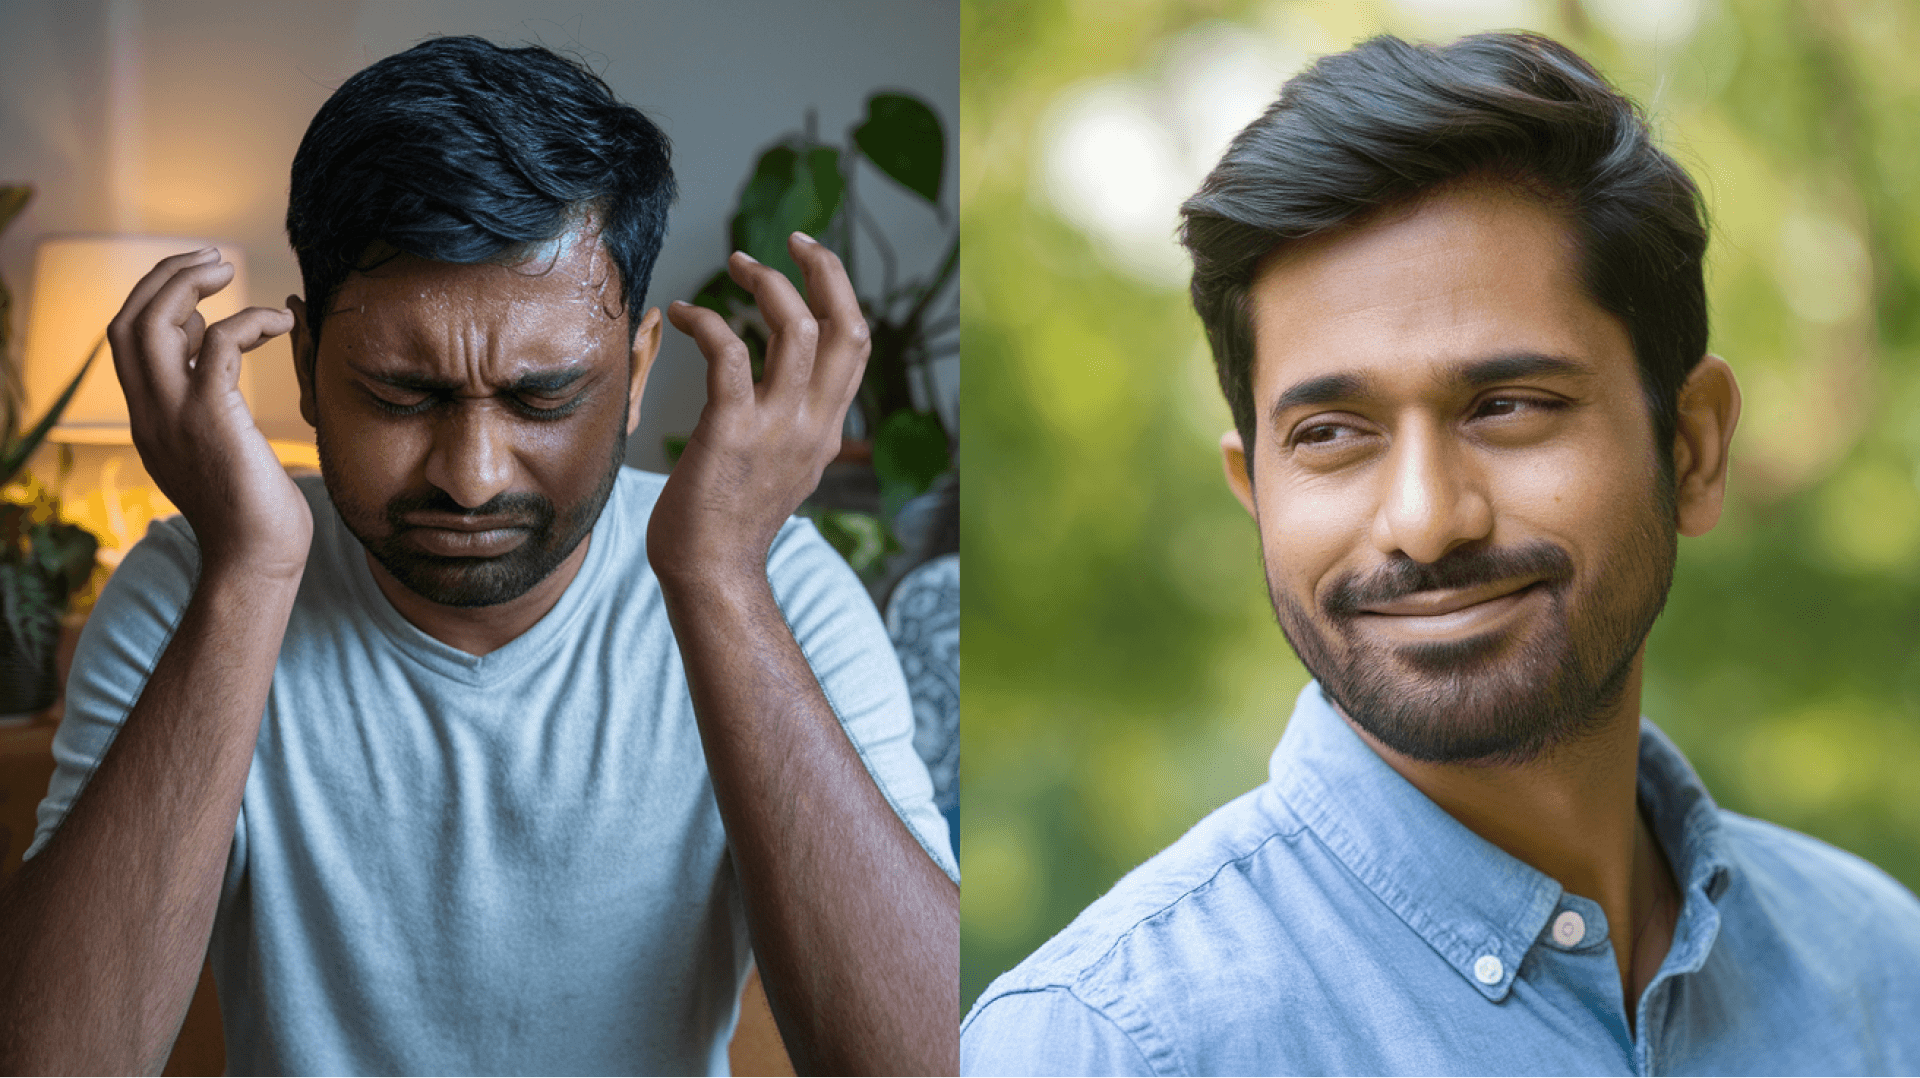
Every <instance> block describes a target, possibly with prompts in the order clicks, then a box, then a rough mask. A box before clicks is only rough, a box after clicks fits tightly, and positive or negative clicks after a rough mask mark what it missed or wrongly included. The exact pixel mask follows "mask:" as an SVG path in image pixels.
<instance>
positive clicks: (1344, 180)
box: [1180, 33, 1707, 477]
mask: <svg viewBox="0 0 1920 1078" xmlns="http://www.w3.org/2000/svg"><path fill="white" fill-rule="evenodd" d="M1478 176H1485V177H1489V178H1491V179H1494V180H1498V181H1503V182H1509V183H1512V184H1514V185H1515V186H1517V187H1519V188H1520V189H1521V190H1523V191H1527V192H1529V193H1532V194H1534V195H1536V196H1537V197H1540V198H1542V199H1544V200H1545V201H1547V202H1548V203H1549V204H1550V205H1553V206H1555V207H1556V208H1558V209H1561V210H1562V211H1563V212H1565V213H1566V215H1567V219H1568V223H1569V225H1570V226H1571V229H1572V235H1573V239H1574V241H1575V244H1576V246H1577V251H1578V255H1577V259H1578V262H1577V265H1578V270H1577V272H1578V273H1579V277H1580V281H1581V284H1582V285H1583V286H1584V287H1585V289H1586V291H1587V293H1588V295H1589V296H1590V297H1591V298H1592V299H1593V301H1594V302H1595V303H1596V304H1597V305H1598V306H1600V307H1601V308H1602V309H1603V310H1605V311H1607V312H1608V313H1610V314H1612V315H1614V316H1615V317H1617V318H1619V319H1620V320H1621V322H1623V323H1624V324H1625V326H1626V329H1627V333H1628V336H1629V338H1630V339H1631V341H1632V343H1633V351H1634V357H1635V359H1636V361H1637V362H1638V364H1639V368H1640V384H1641V389H1642V392H1643V394H1644V396H1645V397H1646V401H1647V406H1648V409H1649V411H1650V412H1651V413H1652V416H1653V428H1654V434H1655V438H1656V448H1657V450H1658V457H1659V459H1660V461H1661V462H1662V468H1663V469H1664V470H1665V472H1666V474H1667V475H1668V476H1669V477H1671V475H1672V467H1673V456H1672V455H1673V437H1674V431H1675V427H1676V425H1677V422H1678V419H1677V416H1678V399H1679V392H1680V387H1681V386H1682V385H1683V384H1684V383H1685V381H1686V377H1687V374H1688V373H1689V372H1690V371H1692V370H1693V367H1694V365H1695V364H1697V363H1698V362H1699V361H1700V358H1701V357H1702V356H1703V355H1704V354H1705V353H1706V348H1707V303H1706V289H1705V285H1704V282H1703V280H1702V274H1701V258H1702V256H1703V255H1704V254H1705V253H1706V247H1707V231H1706V225H1705V221H1704V210H1703V207H1702V206H1701V200H1700V194H1699V191H1698V190H1697V189H1696V188H1695V187H1694V185H1693V182H1692V181H1691V180H1690V179H1688V178H1687V174H1686V172H1685V171H1683V170H1682V169H1681V168H1680V166H1679V165H1678V164H1677V163H1675V162H1674V160H1673V159H1672V158H1670V157H1668V156H1667V155H1666V154H1664V153H1662V152H1661V151H1660V150H1659V149H1658V148H1656V147H1655V146H1654V145H1653V141H1652V138H1651V136H1650V135H1649V133H1648V130H1647V125H1646V122H1645V120H1644V119H1643V118H1642V117H1641V115H1640V113H1639V111H1638V109H1636V108H1635V106H1634V104H1633V102H1632V101H1629V100H1628V99H1627V98H1625V97H1623V96H1622V95H1621V94H1619V93H1618V92H1617V91H1615V90H1614V89H1613V88H1612V87H1611V86H1610V85H1608V83H1607V81H1606V79H1604V78H1603V77H1601V75H1600V73H1599V72H1597V71H1595V70H1594V69H1593V67H1592V66H1591V65H1589V64H1588V63H1587V62H1586V61H1585V60H1582V59H1581V58H1580V57H1579V56H1577V55H1575V54H1574V53H1573V52H1572V51H1571V50H1569V49H1568V48H1566V47H1565V46H1563V45H1560V44H1559V43H1557V42H1554V41H1552V40H1549V39H1548V38H1545V37H1541V36H1539V35H1537V34H1524V33H1518V34H1476V35H1473V36H1471V37H1466V38H1462V39H1460V40H1459V41H1456V42H1454V43H1452V44H1450V45H1412V44H1408V43H1407V42H1405V41H1401V40H1400V39H1398V38H1395V37H1390V36H1381V37H1376V38H1373V39H1372V40H1369V41H1366V42H1363V43H1361V44H1360V45H1357V46H1355V47H1354V48H1352V49H1350V50H1348V51H1347V52H1343V53H1338V54H1335V55H1332V56H1326V57H1322V58H1321V59H1320V60H1318V61H1317V62H1315V63H1314V64H1313V65H1312V66H1311V67H1309V68H1307V70H1305V71H1303V72H1301V73H1300V74H1298V75H1296V76H1294V77H1293V78H1292V79H1289V80H1288V81H1287V83H1286V85H1285V86H1284V87H1282V88H1281V91H1280V99H1279V100H1278V101H1276V102H1275V103H1274V104H1273V105H1271V106H1269V107H1268V108H1267V110H1266V112H1265V113H1264V114H1263V115H1261V117H1260V118H1259V119H1257V120H1255V121H1254V122H1253V123H1252V124H1250V125H1248V126H1247V128H1246V129H1245V130H1243V131H1241V132H1240V134H1239V135H1237V136H1236V137H1235V138H1234V140H1233V142H1232V143H1231V144H1230V145H1229V146H1228V148H1227V152H1226V155H1225V156H1224V157H1222V158H1221V159H1220V163H1219V164H1218V165H1216V166H1214V169H1213V171H1212V172H1211V173H1210V174H1209V175H1208V176H1207V179H1206V182H1205V183H1203V184H1202V185H1201V187H1200V190H1199V192H1198V193H1196V194H1195V195H1194V196H1193V197H1192V198H1190V199H1188V200H1187V201H1186V204H1185V205H1183V206H1182V207H1181V215H1182V217H1183V218H1184V221H1183V224H1182V226H1181V230H1180V239H1181V242H1182V243H1183V244H1184V245H1185V246H1186V248H1187V251H1188V253H1189V254H1191V255H1192V257H1193V285H1192V294H1193V305H1194V309H1195V310H1196V311H1198V312H1199V314H1200V320H1201V322H1202V323H1204V324H1205V326H1206V331H1207V339H1208V341H1209V343H1210V344H1211V345H1212V347H1213V357H1214V365H1215V367H1216V368H1217V371H1218V373H1219V377H1220V388H1221V390H1222V391H1223V392H1224V393H1225V394H1226V397H1227V404H1228V406H1229V407H1230V408H1231V409H1232V411H1233V422H1234V426H1235V427H1236V428H1237V429H1238V430H1239V432H1240V437H1241V438H1242V439H1243V440H1244V441H1245V442H1246V446H1247V449H1248V450H1249V457H1248V459H1249V461H1251V459H1252V455H1251V450H1252V448H1253V444H1254V428H1255V402H1254V400H1253V348H1254V339H1253V322H1252V310H1251V307H1250V305H1249V301H1248V295H1249V289H1250V288H1251V286H1252V284H1253V280H1254V277H1255V276H1256V274H1257V273H1258V272H1259V269H1260V266H1261V263H1262V261H1263V260H1264V259H1265V258H1266V257H1267V256H1268V255H1270V254H1272V253H1273V252H1274V251H1276V250H1277V249H1279V248H1281V247H1282V246H1284V245H1286V244H1287V243H1289V242H1292V241H1295V240H1300V239H1303V238H1306V237H1309V236H1315V235H1319V234H1321V233H1324V232H1326V231H1328V230H1329V229H1333V228H1336V227H1338V226H1340V225H1343V224H1347V223H1349V222H1354V221H1358V220H1360V219H1361V218H1363V217H1365V216H1366V215H1367V214H1370V213H1373V212H1375V211H1377V210H1379V209H1381V208H1382V207H1386V206H1390V205H1395V204H1400V203H1404V202H1406V201H1407V200H1409V199H1412V198H1415V197H1417V196H1419V195H1420V194H1421V193H1423V192H1427V191H1431V190H1433V189H1435V188H1438V187H1441V186H1443V185H1445V184H1448V183H1450V182H1453V181H1457V180H1461V179H1465V178H1470V177H1478ZM1518 272H1526V271H1525V270H1524V269H1521V270H1518Z"/></svg>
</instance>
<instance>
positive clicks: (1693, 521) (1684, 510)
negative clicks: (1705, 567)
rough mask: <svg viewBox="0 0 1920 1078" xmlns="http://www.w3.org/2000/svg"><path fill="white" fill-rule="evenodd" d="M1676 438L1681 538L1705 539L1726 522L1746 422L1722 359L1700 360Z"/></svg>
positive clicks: (1684, 392) (1686, 389) (1683, 391)
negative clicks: (1736, 444)
mask: <svg viewBox="0 0 1920 1078" xmlns="http://www.w3.org/2000/svg"><path fill="white" fill-rule="evenodd" d="M1679 418H1680V422H1679V424H1678V426H1677V427H1676V428H1675V430H1674V435H1673V481H1674V516H1675V518H1676V519H1675V524H1676V525H1677V526H1678V527H1679V529H1680V534H1682V535H1687V536H1699V535H1705V534H1706V533H1707V532H1709V531H1711V530H1712V529H1713V526H1714V525H1715V524H1717V523H1719V522H1720V507H1721V503H1722V502H1723V501H1724V500H1725V498H1726V494H1727V457H1728V454H1729V450H1730V447H1731V446H1732V444H1733V429H1734V427H1736V426H1738V425H1739V423H1740V384H1739V383H1738V382H1736V381H1735V380H1734V377H1733V368H1732V367H1730V366H1728V365H1727V361H1726V360H1724V359H1721V358H1720V357H1719V356H1715V355H1709V356H1706V357H1705V358H1703V359H1702V360H1701V361H1700V364H1699V366H1697V367H1695V368H1694V369H1693V373H1692V374H1690V375H1688V376H1687V382H1686V384H1685V385H1683V386H1681V387H1680V417H1679Z"/></svg>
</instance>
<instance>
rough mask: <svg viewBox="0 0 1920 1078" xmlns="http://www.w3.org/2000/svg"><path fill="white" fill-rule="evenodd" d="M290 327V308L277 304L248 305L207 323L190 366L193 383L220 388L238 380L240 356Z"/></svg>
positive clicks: (237, 383) (235, 385)
mask: <svg viewBox="0 0 1920 1078" xmlns="http://www.w3.org/2000/svg"><path fill="white" fill-rule="evenodd" d="M292 328H293V312H292V311H289V310H286V309H285V308H280V307H248V308H247V309H246V310H244V311H241V312H240V313H239V314H236V315H233V316H232V317H230V318H223V319H221V320H220V321H218V322H215V323H214V324H213V325H211V326H208V327H207V330H206V334H205V339H204V342H203V343H202V345H201V347H200V355H199V359H198V361H197V362H195V363H194V366H193V384H194V386H195V387H196V388H198V389H201V390H203V391H207V390H212V391H224V390H229V389H234V388H236V387H238V386H239V384H240V356H241V354H242V353H245V352H251V351H253V350H254V349H255V348H258V347H260V346H261V345H263V344H265V343H267V342H268V341H270V340H272V339H274V338H275V337H278V336H280V335H281V334H282V333H285V332H287V331H288V330H291V329H292Z"/></svg>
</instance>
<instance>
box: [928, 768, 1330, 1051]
mask: <svg viewBox="0 0 1920 1078" xmlns="http://www.w3.org/2000/svg"><path fill="white" fill-rule="evenodd" d="M1310 841H1311V839H1310V838H1309V837H1308V835H1307V833H1306V831H1305V828H1304V826H1303V825H1302V824H1301V822H1300V821H1299V820H1298V819H1297V818H1296V817H1295V816H1294V815H1293V814H1292V813H1291V811H1289V810H1288V809H1287V808H1286V805H1285V802H1284V801H1283V800H1282V799H1281V798H1279V797H1278V796H1277V795H1275V793H1274V792H1273V790H1272V788H1271V787H1268V786H1262V787H1260V788H1258V789H1256V790H1253V791H1252V792H1250V793H1246V794H1243V795H1241V796H1240V797H1238V798H1235V799H1234V800H1233V801H1230V802H1228V803H1227V804H1226V805H1224V806H1222V807H1221V808H1219V809H1217V810H1215V811H1214V812H1213V813H1211V814H1209V815H1208V816H1207V817H1206V818H1205V819H1203V820H1201V821H1200V823H1198V824H1196V825H1195V826H1194V827H1193V828H1192V830H1190V831H1188V832H1187V833H1186V834H1185V835H1184V836H1182V837H1181V838H1180V839H1179V840H1178V841H1176V842H1175V843H1174V844H1173V845H1171V846H1169V847H1167V848H1166V849H1165V850H1162V851H1161V852H1160V853H1158V854H1156V855H1155V856H1154V857H1152V858H1151V859H1149V860H1148V861H1146V862H1145V863H1144V864H1142V865H1141V866H1140V867H1139V868H1136V869H1134V870H1133V871H1132V872H1130V873H1128V874H1127V875H1126V876H1125V877H1124V878H1122V879H1121V880H1120V882H1119V883H1117V884H1115V885H1114V887H1113V889H1112V890H1110V891H1108V892H1107V893H1106V894H1105V895H1103V896H1101V897H1100V898H1099V899H1097V900H1096V901H1095V902H1094V903H1093V904H1092V905H1090V906H1088V907H1087V908H1086V909H1085V910H1084V911H1083V912H1082V913H1081V914H1080V915H1079V916H1078V917H1076V918H1075V919H1074V920H1073V922H1072V923H1071V924H1069V925H1068V926H1067V927H1066V928H1065V929H1063V930H1062V931H1061V932H1060V934H1059V935H1057V936H1055V937H1054V938H1053V939H1051V940H1049V941H1047V943H1045V944H1043V945H1042V946H1041V947H1040V949H1039V950H1037V951H1035V952H1034V953H1033V954H1032V955H1031V956H1030V957H1028V958H1027V959H1026V960H1025V961H1024V962H1022V963H1020V964H1019V965H1018V966H1016V967H1014V969H1012V970H1011V971H1009V972H1007V973H1006V974H1004V975H1002V976H1001V977H1000V978H999V979H997V980H995V981H994V982H993V984H991V985H989V986H988V988H987V990H986V991H985V992H984V993H982V994H981V996H980V999H979V1000H978V1002H977V1003H976V1004H975V1005H974V1008H973V1011H972V1012H971V1013H970V1014H969V1015H968V1016H967V1021H966V1023H965V1024H963V1026H962V1038H963V1044H964V1043H965V1040H966V1038H968V1037H973V1038H974V1039H976V1040H986V1039H993V1040H998V1039H1000V1038H1001V1037H1002V1036H1004V1034H1005V1031H1006V1030H1007V1029H1008V1028H1010V1027H1031V1028H1032V1030H1033V1032H1034V1034H1035V1035H1036V1036H1038V1035H1039V1033H1040V1031H1041V1030H1043V1029H1045V1027H1046V1025H1047V1024H1048V1023H1049V1022H1050V1021H1052V1020H1053V1017H1057V1015H1055V1012H1057V1011H1059V1010H1060V1009H1061V1008H1062V1007H1063V1006H1065V1003H1064V1001H1065V1000H1067V999H1069V998H1070V999H1072V1000H1073V1001H1075V1003H1076V1004H1077V1005H1078V1006H1081V1007H1084V1008H1086V1009H1087V1010H1088V1011H1089V1012H1091V1014H1092V1015H1094V1016H1097V1017H1098V1019H1099V1021H1098V1022H1095V1021H1093V1020H1092V1019H1091V1018H1090V1019H1089V1020H1087V1021H1086V1022H1084V1023H1082V1026H1083V1027H1084V1028H1085V1029H1086V1030H1088V1031H1100V1030H1111V1031H1124V1032H1125V1035H1126V1037H1127V1039H1128V1041H1129V1043H1131V1044H1132V1045H1133V1046H1134V1047H1135V1048H1136V1049H1137V1050H1138V1051H1139V1052H1140V1053H1142V1056H1143V1058H1146V1059H1150V1060H1154V1061H1155V1062H1154V1069H1155V1070H1166V1069H1173V1070H1180V1069H1184V1065H1183V1064H1180V1063H1179V1062H1177V1060H1178V1059H1180V1058H1183V1057H1185V1056H1186V1055H1187V1054H1189V1053H1190V1052H1191V1051H1194V1050H1197V1048H1198V1047H1199V1046H1198V1045H1196V1044H1192V1043H1186V1042H1191V1041H1193V1040H1195V1039H1196V1036H1195V1034H1194V1030H1195V1029H1197V1028H1204V1026H1205V1024H1206V1022H1207V1021H1208V1017H1207V1016H1208V1014H1209V1012H1212V1013H1214V1014H1215V1015H1216V1016H1217V1017H1220V1018H1224V1019H1227V1020H1231V1014H1230V1013H1227V1011H1221V1010H1216V1009H1215V1004H1216V1003H1218V1004H1222V1005H1224V1006H1225V1007H1226V1008H1229V1009H1231V1010H1234V1011H1237V1012H1238V1013H1240V1014H1242V1015H1244V1014H1245V1013H1246V1011H1247V1006H1248V1004H1247V1002H1246V1001H1244V1000H1242V1001H1240V1002H1239V1003H1238V1004H1237V1005H1236V1004H1235V1002H1234V1001H1233V1000H1226V999H1222V1000H1215V999H1214V998H1213V997H1214V996H1215V995H1217V994H1220V993H1226V994H1228V995H1234V994H1239V993H1241V992H1242V991H1243V990H1245V989H1248V988H1249V987H1250V986H1247V985H1241V984H1237V983H1236V980H1235V978H1234V977H1233V976H1229V975H1227V973H1228V971H1231V970H1235V969H1247V970H1254V969H1261V968H1266V969H1271V968H1273V967H1275V966H1276V965H1289V966H1295V968H1297V965H1296V963H1297V962H1299V961H1307V960H1308V959H1307V956H1306V953H1305V952H1306V950H1307V948H1306V947H1305V946H1303V944H1302V942H1301V941H1299V940H1297V939H1295V938H1293V930H1292V927H1291V926H1292V925H1295V924H1303V923H1313V922H1314V920H1315V918H1314V917H1313V916H1295V914H1311V913H1312V911H1311V910H1307V909H1304V908H1301V909H1296V908H1293V907H1294V906H1295V905H1298V904H1301V903H1306V904H1311V903H1314V902H1316V901H1324V898H1318V897H1316V895H1315V887H1316V885H1315V884H1314V883H1313V882H1312V881H1311V880H1310V878H1309V877H1310V876H1311V874H1312V873H1311V871H1310V870H1304V866H1303V864H1302V857H1303V853H1302V850H1301V848H1300V847H1301V844H1302V843H1303V842H1310ZM1306 856H1308V857H1311V854H1308V855H1306ZM1296 900H1298V901H1297V902H1296ZM1202 971H1204V972H1205V974H1206V975H1205V976H1203V977H1199V976H1195V974H1198V973H1201V972H1202ZM1175 1028H1178V1029H1179V1031H1180V1032H1179V1034H1178V1035H1177V1036H1176V1035H1174V1034H1173V1032H1172V1030H1173V1029H1175ZM990 1030H991V1031H992V1032H989V1031H990ZM1089 1065H1091V1062H1090V1061H1089ZM1096 1069H1097V1068H1096Z"/></svg>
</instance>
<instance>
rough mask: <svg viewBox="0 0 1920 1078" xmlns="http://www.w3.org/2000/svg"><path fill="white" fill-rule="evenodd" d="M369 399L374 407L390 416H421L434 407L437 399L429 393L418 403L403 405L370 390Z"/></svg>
mask: <svg viewBox="0 0 1920 1078" xmlns="http://www.w3.org/2000/svg"><path fill="white" fill-rule="evenodd" d="M367 399H368V400H371V401H372V402H373V404H374V407H376V408H378V409H380V410H381V411H383V412H385V413H387V414H388V415H419V414H420V413H421V412H424V411H426V410H427V409H429V408H431V407H433V405H434V401H435V399H436V398H435V397H434V395H433V394H431V393H428V394H425V395H423V396H422V397H421V398H420V399H419V400H417V401H414V402H412V403H406V404H403V403H401V402H399V401H391V400H388V399H387V398H385V397H383V396H381V395H380V394H378V393H375V392H373V391H372V390H368V391H367Z"/></svg>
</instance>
